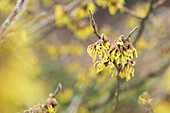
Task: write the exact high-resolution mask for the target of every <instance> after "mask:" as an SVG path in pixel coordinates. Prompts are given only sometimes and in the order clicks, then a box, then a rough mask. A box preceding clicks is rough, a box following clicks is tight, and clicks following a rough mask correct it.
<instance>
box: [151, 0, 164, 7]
mask: <svg viewBox="0 0 170 113" xmlns="http://www.w3.org/2000/svg"><path fill="white" fill-rule="evenodd" d="M165 2H166V0H159V1H158V2H156V3H154V4H153V5H152V8H153V9H156V8H158V7H159V6H161V5H162V4H163V3H165Z"/></svg>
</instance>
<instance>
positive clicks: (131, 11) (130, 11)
mask: <svg viewBox="0 0 170 113" xmlns="http://www.w3.org/2000/svg"><path fill="white" fill-rule="evenodd" d="M124 12H125V13H126V14H128V15H130V16H133V17H136V18H138V19H143V17H141V16H140V15H138V14H137V13H136V12H135V11H133V10H131V9H129V8H127V7H124Z"/></svg>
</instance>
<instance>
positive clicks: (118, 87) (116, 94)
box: [114, 71, 120, 113]
mask: <svg viewBox="0 0 170 113" xmlns="http://www.w3.org/2000/svg"><path fill="white" fill-rule="evenodd" d="M119 92H120V77H119V71H118V74H117V91H116V93H115V96H116V104H115V106H114V113H116V110H117V108H118V105H119Z"/></svg>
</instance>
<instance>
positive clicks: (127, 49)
mask: <svg viewBox="0 0 170 113" xmlns="http://www.w3.org/2000/svg"><path fill="white" fill-rule="evenodd" d="M100 37H101V38H100V39H99V40H98V41H97V42H96V43H94V44H91V45H89V46H88V48H87V53H88V54H89V55H90V56H91V57H92V58H93V62H94V66H95V67H96V68H97V72H100V71H102V70H103V69H105V68H106V69H109V71H110V72H111V73H112V76H113V75H115V74H118V72H119V76H120V77H121V78H126V80H127V81H128V80H130V78H131V76H132V77H133V76H134V65H135V61H134V56H135V57H136V58H137V57H138V56H137V51H136V49H135V48H134V47H133V45H132V44H131V42H130V39H129V38H128V41H127V39H125V37H124V36H123V35H121V36H120V37H118V38H117V39H116V40H115V41H114V43H110V40H109V39H108V38H107V36H105V35H104V34H102V35H101V36H100ZM97 56H98V59H99V61H96V59H97Z"/></svg>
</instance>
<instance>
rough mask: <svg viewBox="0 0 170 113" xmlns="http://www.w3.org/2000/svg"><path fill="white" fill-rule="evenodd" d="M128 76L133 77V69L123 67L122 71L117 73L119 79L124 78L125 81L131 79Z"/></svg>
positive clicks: (127, 66) (126, 66)
mask: <svg viewBox="0 0 170 113" xmlns="http://www.w3.org/2000/svg"><path fill="white" fill-rule="evenodd" d="M130 75H131V76H132V77H134V68H133V67H131V66H129V65H125V67H124V70H123V71H121V72H120V73H119V76H120V77H121V78H125V77H126V81H129V80H130V79H131V76H130Z"/></svg>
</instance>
